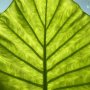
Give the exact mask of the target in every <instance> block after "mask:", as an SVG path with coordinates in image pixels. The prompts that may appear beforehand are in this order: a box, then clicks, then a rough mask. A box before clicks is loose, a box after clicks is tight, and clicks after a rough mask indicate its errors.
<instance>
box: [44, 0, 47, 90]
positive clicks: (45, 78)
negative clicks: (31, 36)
mask: <svg viewBox="0 0 90 90" xmlns="http://www.w3.org/2000/svg"><path fill="white" fill-rule="evenodd" d="M46 22H47V0H46V7H45V26H44V47H43V52H44V56H43V57H44V61H43V90H47V62H46Z"/></svg>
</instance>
